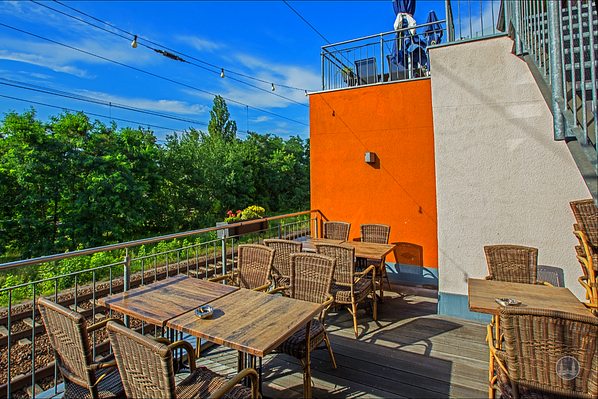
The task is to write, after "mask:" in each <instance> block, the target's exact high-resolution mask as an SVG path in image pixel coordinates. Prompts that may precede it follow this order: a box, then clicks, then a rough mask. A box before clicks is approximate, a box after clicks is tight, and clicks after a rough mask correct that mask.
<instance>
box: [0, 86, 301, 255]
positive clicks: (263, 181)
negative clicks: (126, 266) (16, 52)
mask: <svg viewBox="0 0 598 399" xmlns="http://www.w3.org/2000/svg"><path fill="white" fill-rule="evenodd" d="M210 115H211V120H210V123H209V125H208V132H202V131H198V130H195V129H193V128H190V129H188V130H187V131H184V132H183V133H182V134H180V135H177V134H176V133H175V134H173V135H171V136H167V139H166V143H165V144H163V145H158V144H157V143H156V138H155V136H154V135H153V133H152V132H151V131H149V130H145V129H143V128H141V127H140V128H138V129H131V128H128V127H127V128H122V129H118V128H117V126H116V124H114V123H112V124H111V125H110V126H107V125H105V124H103V123H101V122H99V121H97V120H95V121H91V120H90V119H89V118H88V117H87V116H86V115H85V114H84V113H71V112H66V111H65V112H63V113H61V114H59V115H56V116H53V117H51V118H50V120H49V121H47V122H46V123H43V122H41V121H39V120H37V118H36V114H35V111H34V110H33V109H31V110H28V111H25V112H23V113H21V114H18V113H16V112H9V113H7V114H4V118H3V120H1V121H0V156H1V159H0V212H1V214H0V253H3V252H7V251H12V252H18V253H20V254H21V257H31V256H40V255H47V254H50V253H58V252H64V251H67V250H68V251H72V250H75V249H77V248H89V247H95V246H101V245H106V244H110V243H114V242H122V241H128V240H132V239H137V238H141V237H147V236H152V235H158V234H168V233H171V232H176V231H181V230H189V229H198V228H203V227H208V226H213V225H214V222H215V221H218V220H222V219H224V217H225V216H226V212H227V211H228V210H230V209H242V208H244V207H246V206H248V205H253V204H256V205H260V206H263V207H264V208H265V209H266V211H267V212H268V213H269V214H274V213H282V212H290V211H297V210H302V209H307V208H308V206H309V141H304V140H302V139H301V138H299V137H291V138H289V139H288V140H283V139H281V138H279V137H277V136H273V135H270V134H264V135H261V134H258V133H254V132H250V133H249V134H248V136H247V138H246V139H245V140H241V139H239V138H237V136H236V133H237V127H236V123H235V122H234V121H232V120H230V113H229V111H228V108H227V106H226V103H225V101H224V100H223V99H222V98H221V97H219V96H216V98H215V99H214V106H213V108H212V111H211V112H210Z"/></svg>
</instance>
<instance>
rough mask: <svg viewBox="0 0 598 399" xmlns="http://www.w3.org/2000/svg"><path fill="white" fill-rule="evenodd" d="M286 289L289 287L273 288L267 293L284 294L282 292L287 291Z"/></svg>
mask: <svg viewBox="0 0 598 399" xmlns="http://www.w3.org/2000/svg"><path fill="white" fill-rule="evenodd" d="M288 289H289V287H278V288H273V289H271V290H270V291H268V292H267V294H284V292H285V291H287V290H288Z"/></svg>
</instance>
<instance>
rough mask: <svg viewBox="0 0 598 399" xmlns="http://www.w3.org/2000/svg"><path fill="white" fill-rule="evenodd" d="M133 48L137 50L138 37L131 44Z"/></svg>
mask: <svg viewBox="0 0 598 399" xmlns="http://www.w3.org/2000/svg"><path fill="white" fill-rule="evenodd" d="M131 47H133V48H137V35H135V38H134V39H133V42H132V43H131Z"/></svg>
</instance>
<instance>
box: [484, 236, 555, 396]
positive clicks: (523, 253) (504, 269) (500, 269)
mask: <svg viewBox="0 0 598 399" xmlns="http://www.w3.org/2000/svg"><path fill="white" fill-rule="evenodd" d="M484 252H485V254H486V262H487V263H488V272H489V273H490V274H489V275H488V276H486V280H496V281H506V282H510V283H521V284H544V285H551V284H549V283H546V282H544V281H541V280H538V249H537V248H532V247H524V246H520V245H488V246H485V247H484ZM488 327H489V331H490V334H489V335H488V336H487V338H486V339H487V340H488V342H489V344H490V342H492V345H493V346H494V347H496V348H498V349H500V348H501V347H502V340H501V337H502V335H503V334H502V330H501V325H500V320H499V319H498V317H497V316H494V317H492V321H491V323H490V325H489V326H488ZM488 378H489V386H490V388H489V389H490V397H491V398H494V389H495V388H496V384H495V383H496V379H497V374H496V368H495V365H494V360H493V357H492V354H491V355H490V362H489V376H488Z"/></svg>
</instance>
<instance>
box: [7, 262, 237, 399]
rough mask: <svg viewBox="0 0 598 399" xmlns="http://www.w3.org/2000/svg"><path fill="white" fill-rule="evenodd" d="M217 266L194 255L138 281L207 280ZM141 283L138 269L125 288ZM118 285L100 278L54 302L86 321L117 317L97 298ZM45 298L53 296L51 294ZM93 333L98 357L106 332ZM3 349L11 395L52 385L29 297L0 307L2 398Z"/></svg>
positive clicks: (49, 357) (49, 360)
mask: <svg viewBox="0 0 598 399" xmlns="http://www.w3.org/2000/svg"><path fill="white" fill-rule="evenodd" d="M227 255H230V254H227ZM231 265H232V262H231V260H230V259H227V269H230V267H231ZM221 268H222V263H221V256H217V257H216V258H214V257H210V258H208V260H207V266H206V260H205V257H203V258H200V259H199V260H198V261H196V260H190V261H189V262H187V261H186V260H185V261H180V262H179V263H175V264H171V265H169V266H168V270H167V268H166V267H164V266H163V267H161V268H158V269H157V270H156V271H154V269H152V270H151V271H145V272H144V274H143V284H151V283H153V282H155V281H159V280H162V279H165V278H166V277H167V275H168V276H174V275H176V274H185V275H189V276H190V277H197V278H205V277H208V278H209V277H212V276H213V275H214V274H215V270H218V271H221ZM167 272H168V273H167ZM141 283H142V277H141V273H140V272H139V273H137V274H134V275H132V276H131V281H130V288H131V289H132V288H135V287H138V286H140V285H141ZM123 287H124V285H123V279H122V277H119V278H118V279H114V280H112V284H111V283H110V282H105V281H104V282H99V283H96V284H95V289H94V286H93V285H86V286H81V287H78V288H77V290H76V295H75V290H74V289H71V290H69V291H65V292H61V293H59V294H58V295H57V303H59V304H61V305H62V306H65V307H67V308H70V309H72V310H74V311H76V312H78V313H80V314H82V315H83V316H84V317H85V318H86V320H87V323H88V325H91V324H93V323H95V322H99V321H101V320H103V319H104V318H106V317H117V318H122V317H123V315H122V314H119V313H116V312H113V313H112V314H110V311H109V310H108V309H106V308H104V307H103V306H100V305H99V304H98V303H97V300H98V299H100V298H103V297H106V296H108V295H110V294H115V293H119V292H122V291H123ZM50 298H51V299H52V300H54V297H53V296H52V297H50ZM75 298H76V299H75ZM75 301H76V303H75ZM94 301H95V302H94ZM94 305H95V306H94ZM9 313H10V315H9ZM131 327H132V328H136V329H138V330H141V322H140V321H139V320H135V319H131ZM9 328H10V334H9ZM148 330H149V331H148ZM148 332H149V333H150V334H152V333H153V332H154V326H151V325H148V324H145V327H144V333H148ZM94 335H95V337H93V338H94V339H95V342H94V343H95V348H96V349H95V350H96V354H97V356H96V357H102V355H103V354H104V353H105V352H107V351H108V350H109V342H108V335H107V333H106V332H105V331H104V330H103V329H102V330H99V331H98V332H96V333H95V334H94ZM9 336H10V346H9ZM90 339H91V337H90ZM33 345H35V356H34V357H33V359H32V352H33ZM9 352H10V377H11V382H10V395H11V398H19V399H20V398H29V397H31V396H32V391H33V390H34V389H35V390H36V393H37V394H38V393H40V392H41V391H44V390H47V389H49V388H51V387H53V386H54V372H55V367H54V354H53V351H52V348H51V346H50V345H49V341H48V339H47V334H46V329H45V326H44V325H43V322H42V320H41V316H40V313H39V311H38V309H37V307H36V308H35V312H34V309H33V302H32V301H29V302H27V303H23V304H19V305H15V306H12V308H11V309H10V312H9V310H8V309H4V310H1V311H0V397H6V396H7V392H8V384H7V381H8V370H9V364H8V363H9V361H8V359H9ZM32 361H35V366H34V369H35V370H36V371H35V380H36V385H35V386H34V385H32V379H33V375H32V372H31V370H32ZM58 376H59V377H60V373H58ZM60 380H61V378H59V381H60Z"/></svg>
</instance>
